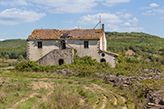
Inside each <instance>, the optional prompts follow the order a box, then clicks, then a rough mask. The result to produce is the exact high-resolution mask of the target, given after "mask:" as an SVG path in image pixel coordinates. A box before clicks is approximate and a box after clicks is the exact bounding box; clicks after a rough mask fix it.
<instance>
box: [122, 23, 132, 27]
mask: <svg viewBox="0 0 164 109" xmlns="http://www.w3.org/2000/svg"><path fill="white" fill-rule="evenodd" d="M122 25H124V26H130V25H131V24H130V23H129V22H125V23H124V24H122Z"/></svg>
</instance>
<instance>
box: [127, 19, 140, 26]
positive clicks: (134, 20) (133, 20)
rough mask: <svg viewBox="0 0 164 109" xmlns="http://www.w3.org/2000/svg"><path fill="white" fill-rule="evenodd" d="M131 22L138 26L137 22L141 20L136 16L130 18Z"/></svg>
mask: <svg viewBox="0 0 164 109" xmlns="http://www.w3.org/2000/svg"><path fill="white" fill-rule="evenodd" d="M129 22H130V23H131V24H132V25H133V26H136V25H137V23H138V22H139V20H138V19H137V18H136V17H134V18H133V19H132V20H129Z"/></svg>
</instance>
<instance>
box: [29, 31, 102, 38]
mask: <svg viewBox="0 0 164 109" xmlns="http://www.w3.org/2000/svg"><path fill="white" fill-rule="evenodd" d="M101 36H102V30H101V29H72V30H57V29H35V30H34V31H33V32H32V34H31V35H30V36H29V37H28V38H27V39H41V40H43V39H45V40H51V39H62V38H64V39H100V38H101Z"/></svg>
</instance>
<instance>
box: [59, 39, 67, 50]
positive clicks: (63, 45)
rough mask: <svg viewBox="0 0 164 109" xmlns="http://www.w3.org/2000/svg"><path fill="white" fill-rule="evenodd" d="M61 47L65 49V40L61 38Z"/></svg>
mask: <svg viewBox="0 0 164 109" xmlns="http://www.w3.org/2000/svg"><path fill="white" fill-rule="evenodd" d="M60 44H61V49H66V45H65V40H61V42H60Z"/></svg>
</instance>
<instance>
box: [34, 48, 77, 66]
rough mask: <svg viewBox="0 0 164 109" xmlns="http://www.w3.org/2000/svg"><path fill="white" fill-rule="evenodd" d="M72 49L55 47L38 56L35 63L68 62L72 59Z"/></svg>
mask: <svg viewBox="0 0 164 109" xmlns="http://www.w3.org/2000/svg"><path fill="white" fill-rule="evenodd" d="M73 56H74V50H73V49H55V50H52V51H51V52H49V53H48V54H46V55H45V56H43V57H42V58H40V59H39V60H38V61H37V63H38V64H40V65H60V64H70V63H72V62H74V60H73Z"/></svg>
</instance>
